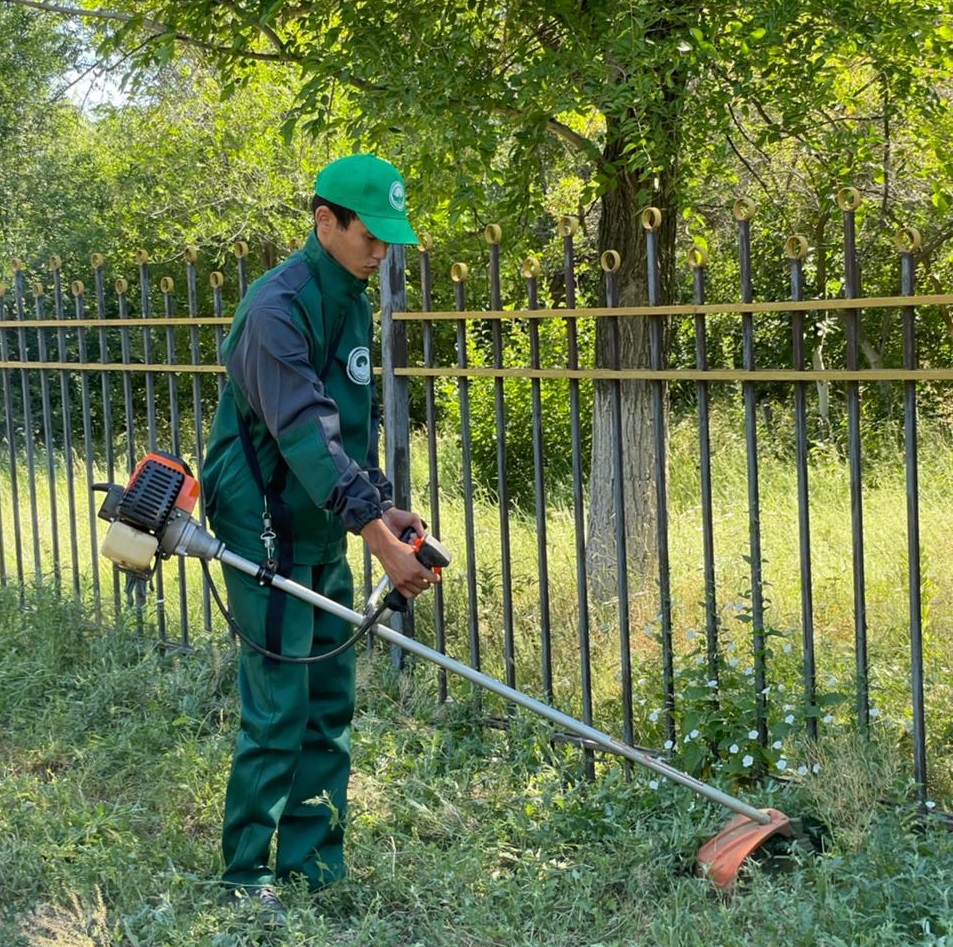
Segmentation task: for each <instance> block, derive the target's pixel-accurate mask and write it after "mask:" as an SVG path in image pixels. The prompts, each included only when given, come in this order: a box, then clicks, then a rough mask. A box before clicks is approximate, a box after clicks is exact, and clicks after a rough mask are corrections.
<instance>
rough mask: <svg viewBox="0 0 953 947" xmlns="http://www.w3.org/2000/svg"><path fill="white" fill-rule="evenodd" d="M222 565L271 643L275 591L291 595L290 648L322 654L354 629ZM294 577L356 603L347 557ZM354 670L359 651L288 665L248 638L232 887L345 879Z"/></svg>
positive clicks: (231, 795) (228, 839) (239, 605)
mask: <svg viewBox="0 0 953 947" xmlns="http://www.w3.org/2000/svg"><path fill="white" fill-rule="evenodd" d="M222 571H223V573H224V575H225V584H226V587H227V588H228V594H229V598H230V600H231V608H232V613H233V614H234V615H235V619H236V621H237V622H238V625H239V627H240V628H241V629H242V631H243V632H244V633H245V634H246V635H247V636H248V637H250V638H251V639H252V640H253V641H256V642H257V643H258V644H260V645H262V646H264V645H265V618H266V613H267V609H268V599H269V596H271V595H283V596H285V601H284V604H283V614H282V616H281V653H282V654H285V655H289V656H304V655H311V654H321V653H322V652H327V651H330V650H332V649H333V648H334V647H336V646H337V645H339V644H341V643H342V642H344V641H346V640H347V637H348V635H349V634H351V633H352V632H353V630H354V629H353V628H352V627H351V626H350V625H349V624H348V623H347V622H345V621H343V620H342V619H340V618H336V617H334V616H333V615H329V614H328V613H327V612H323V611H321V610H320V609H318V608H315V607H314V606H313V605H310V604H308V603H307V602H303V601H301V600H300V599H298V598H295V597H294V596H292V595H290V594H287V593H285V592H281V591H279V590H277V589H274V590H272V589H271V588H269V587H267V586H264V587H263V586H261V585H259V584H258V583H257V582H256V581H255V579H253V578H251V577H250V576H247V575H245V574H244V573H241V572H238V571H237V570H235V569H233V568H231V567H229V566H224V565H223V567H222ZM290 578H291V580H292V581H294V582H297V583H298V584H300V585H304V586H306V587H307V588H311V589H313V590H314V591H315V592H319V593H320V594H321V595H324V596H326V597H327V598H330V599H333V600H334V601H335V602H338V603H339V604H341V605H345V606H347V607H348V608H350V607H352V605H353V601H354V587H353V582H352V578H351V570H350V568H349V567H348V564H347V561H346V560H345V559H344V558H343V557H342V558H341V559H338V560H336V561H334V562H330V563H326V564H324V565H317V566H310V565H308V566H295V567H294V569H293V571H292V573H291V576H290ZM272 650H273V649H272ZM354 668H355V653H354V648H348V649H347V651H345V652H344V653H343V654H341V655H338V656H337V657H335V658H331V659H330V660H328V661H316V662H313V663H311V664H288V663H284V662H282V663H276V662H274V661H271V660H269V659H267V658H265V657H263V656H262V655H261V654H259V653H258V652H256V651H255V650H254V649H253V648H250V647H249V646H248V645H246V644H242V647H241V657H240V659H239V670H238V689H239V695H240V697H241V723H240V728H239V732H238V737H237V739H236V741H235V752H234V756H233V759H232V771H231V775H230V777H229V781H228V789H227V791H226V794H225V817H224V825H223V829H222V852H223V855H224V861H225V870H224V873H223V881H224V882H225V883H226V884H229V885H241V886H257V885H266V884H271V883H273V882H274V881H275V880H276V879H278V880H284V879H288V878H290V877H292V876H294V875H303V876H304V877H305V878H306V879H307V883H308V886H309V887H310V888H311V889H312V890H317V889H319V888H321V887H322V886H324V885H325V884H328V883H329V882H331V881H334V880H335V879H337V878H340V877H342V876H343V875H344V852H343V843H344V818H345V815H346V810H347V784H348V778H349V777H350V772H351V718H352V716H353V713H354ZM272 841H274V842H275V843H276V844H275V852H274V868H271V867H270V865H271V857H270V856H271V848H272Z"/></svg>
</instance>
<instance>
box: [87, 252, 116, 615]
mask: <svg viewBox="0 0 953 947" xmlns="http://www.w3.org/2000/svg"><path fill="white" fill-rule="evenodd" d="M90 263H91V264H92V266H93V285H94V286H95V293H96V317H97V319H100V320H103V319H105V318H106V282H105V278H104V276H103V264H104V263H105V260H104V258H103V255H102V254H101V253H94V254H93V255H92V256H91V258H90ZM98 338H99V361H100V363H101V364H102V365H108V364H109V362H110V361H111V359H110V352H109V333H108V332H107V331H106V327H105V326H102V327H100V329H99V332H98ZM111 382H112V376H111V375H110V373H109V372H108V371H105V370H104V371H102V372H100V384H101V397H102V408H103V445H104V447H105V450H104V451H103V453H104V454H105V458H104V459H105V462H106V480H107V481H108V482H109V483H115V480H116V463H115V455H114V454H113V449H112V445H113V437H114V431H113V408H112V384H111ZM112 578H113V583H112V585H113V609H114V611H115V612H118V611H119V609H120V608H121V607H122V597H121V591H120V582H119V570H118V569H113V570H112Z"/></svg>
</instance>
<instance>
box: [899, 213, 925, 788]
mask: <svg viewBox="0 0 953 947" xmlns="http://www.w3.org/2000/svg"><path fill="white" fill-rule="evenodd" d="M920 243H921V240H920V234H919V233H917V232H916V231H915V230H911V229H909V228H908V229H905V230H902V231H900V233H899V234H898V235H897V244H898V247H899V248H900V292H901V294H902V295H904V296H912V295H913V294H914V289H915V282H916V254H917V252H918V251H919V248H920ZM902 322H903V367H904V368H908V369H912V368H916V367H917V365H918V363H919V356H918V354H917V335H916V316H915V313H914V310H913V307H912V306H905V307H904V308H903V310H902ZM903 456H904V466H905V469H906V481H907V570H908V576H909V579H908V584H909V585H908V593H907V594H908V596H909V603H910V706H911V710H912V717H913V734H912V736H913V778H914V781H915V782H916V787H917V795H918V797H919V801H920V804H921V806H923V805H925V804H926V801H927V745H926V708H925V706H924V700H923V599H922V588H923V586H922V574H921V568H920V476H919V471H918V469H917V386H916V383H915V382H911V381H906V382H904V383H903Z"/></svg>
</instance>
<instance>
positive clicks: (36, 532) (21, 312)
mask: <svg viewBox="0 0 953 947" xmlns="http://www.w3.org/2000/svg"><path fill="white" fill-rule="evenodd" d="M19 264H20V261H19V260H15V261H14V273H13V297H14V306H15V318H16V319H17V320H18V321H22V320H23V319H25V318H26V304H25V300H24V275H23V269H22V267H21V266H20V265H19ZM17 351H18V352H19V355H20V361H21V362H23V363H24V365H25V364H26V363H28V362H29V361H30V352H29V346H28V344H27V338H26V329H25V328H24V327H23V326H19V327H18V328H17ZM20 393H21V395H22V398H23V442H24V447H25V448H26V474H27V490H28V491H29V495H30V507H31V509H30V526H31V527H32V530H33V532H32V536H31V538H32V540H33V575H34V577H35V578H36V581H37V582H39V581H40V579H41V577H42V575H43V561H42V555H41V552H40V524H39V517H38V512H37V493H36V449H35V448H36V445H35V442H34V438H35V436H36V430H35V427H34V423H33V393H32V391H31V385H30V373H29V372H28V371H27V370H26V369H25V368H22V369H21V370H20Z"/></svg>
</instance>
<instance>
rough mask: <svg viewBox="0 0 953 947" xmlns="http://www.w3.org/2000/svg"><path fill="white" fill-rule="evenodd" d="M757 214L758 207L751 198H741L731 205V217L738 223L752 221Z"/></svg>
mask: <svg viewBox="0 0 953 947" xmlns="http://www.w3.org/2000/svg"><path fill="white" fill-rule="evenodd" d="M757 212H758V205H757V204H755V202H754V201H753V200H751V198H749V197H739V198H738V200H736V201H735V202H734V204H732V205H731V216H732V217H734V218H735V220H737V221H738V223H742V222H744V221H746V220H751V219H752V218H753V217H754V215H755V214H756V213H757Z"/></svg>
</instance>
